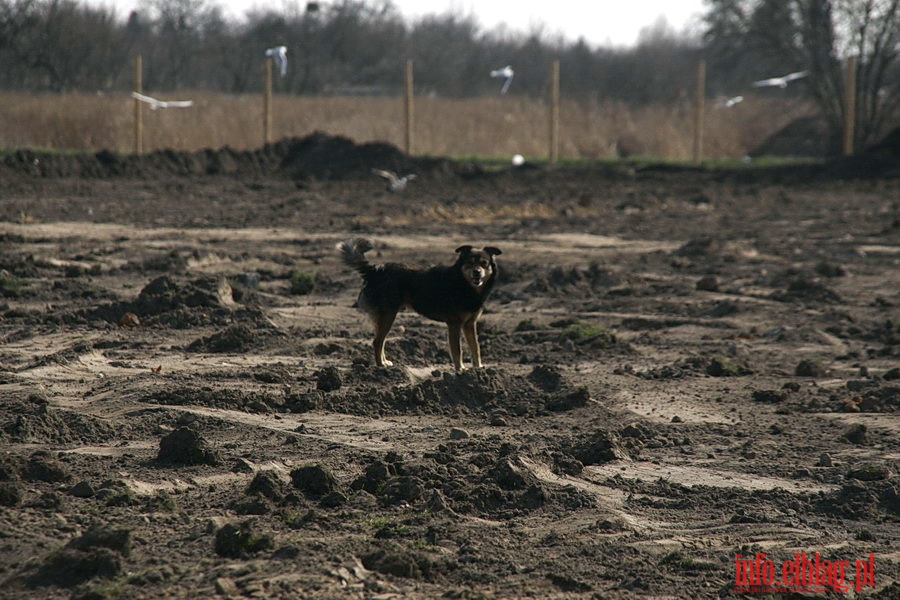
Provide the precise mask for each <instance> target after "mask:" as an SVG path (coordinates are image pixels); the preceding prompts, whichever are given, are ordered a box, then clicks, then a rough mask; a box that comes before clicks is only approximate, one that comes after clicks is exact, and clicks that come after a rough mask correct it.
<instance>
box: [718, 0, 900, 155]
mask: <svg viewBox="0 0 900 600" xmlns="http://www.w3.org/2000/svg"><path fill="white" fill-rule="evenodd" d="M707 3H708V4H709V5H710V8H709V12H708V13H707V15H706V22H707V34H706V41H707V44H708V46H707V48H708V51H711V52H710V53H711V54H713V55H714V56H717V57H718V58H719V60H722V59H723V58H724V59H725V60H729V61H731V62H732V64H740V65H743V66H746V67H748V68H747V70H746V72H747V73H748V75H751V76H755V75H759V74H761V73H760V71H759V68H760V66H762V68H765V69H769V70H776V69H781V70H801V69H802V70H806V71H809V77H808V78H807V79H806V80H805V89H806V90H807V91H808V93H809V95H810V96H811V97H812V98H813V99H814V100H815V102H816V103H817V104H818V106H819V107H820V109H821V111H822V113H823V115H824V116H825V118H826V119H827V121H828V123H829V126H830V127H831V129H832V132H833V136H832V137H833V138H834V139H835V140H837V139H839V132H840V129H841V124H842V122H843V117H844V112H845V111H846V110H847V106H846V105H845V93H844V92H845V81H844V68H843V65H844V64H845V61H846V60H847V58H848V57H850V56H853V57H856V60H857V61H858V65H859V66H858V69H857V75H856V77H857V79H856V102H855V105H856V115H855V117H856V123H857V127H856V130H855V146H856V147H861V146H862V145H864V144H867V143H870V142H872V141H874V140H875V139H876V137H877V136H879V135H881V134H883V133H884V130H885V128H886V127H887V126H889V125H890V124H891V123H892V122H894V121H895V120H897V119H898V118H900V60H898V59H900V0H707ZM719 51H722V52H721V54H719V53H718V52H719ZM738 56H740V58H738ZM757 65H760V66H757Z"/></svg>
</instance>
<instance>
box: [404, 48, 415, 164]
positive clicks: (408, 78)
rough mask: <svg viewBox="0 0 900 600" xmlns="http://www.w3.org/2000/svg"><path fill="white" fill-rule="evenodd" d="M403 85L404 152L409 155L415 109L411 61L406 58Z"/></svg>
mask: <svg viewBox="0 0 900 600" xmlns="http://www.w3.org/2000/svg"><path fill="white" fill-rule="evenodd" d="M403 86H404V89H405V92H406V93H405V94H404V102H403V110H404V113H405V117H406V119H405V123H406V125H405V134H404V140H405V142H406V154H407V156H411V155H412V153H413V148H414V143H413V142H414V139H413V126H414V124H415V121H414V120H413V111H414V109H415V107H414V105H413V100H414V96H413V90H414V82H413V61H411V60H407V61H406V64H405V65H404V68H403Z"/></svg>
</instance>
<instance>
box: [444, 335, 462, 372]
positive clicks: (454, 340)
mask: <svg viewBox="0 0 900 600" xmlns="http://www.w3.org/2000/svg"><path fill="white" fill-rule="evenodd" d="M447 329H448V332H447V335H448V339H449V342H450V358H452V359H453V368H454V369H456V370H457V371H462V370H463V364H462V348H461V347H460V344H461V341H462V339H461V336H460V332H461V328H460V326H459V324H457V323H447Z"/></svg>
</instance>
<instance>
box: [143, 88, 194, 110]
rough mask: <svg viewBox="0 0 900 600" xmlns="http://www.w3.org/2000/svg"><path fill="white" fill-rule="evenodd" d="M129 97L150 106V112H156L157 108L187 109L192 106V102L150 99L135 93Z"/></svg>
mask: <svg viewBox="0 0 900 600" xmlns="http://www.w3.org/2000/svg"><path fill="white" fill-rule="evenodd" d="M131 97H132V98H134V99H135V100H140V101H141V102H144V103H146V104H149V105H150V110H156V109H158V108H189V107H191V106H193V105H194V101H193V100H157V99H156V98H151V97H150V96H145V95H144V94H139V93H137V92H131Z"/></svg>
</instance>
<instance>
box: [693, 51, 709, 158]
mask: <svg viewBox="0 0 900 600" xmlns="http://www.w3.org/2000/svg"><path fill="white" fill-rule="evenodd" d="M705 110H706V61H705V60H703V59H702V58H701V59H700V60H699V61H698V62H697V87H696V89H695V90H694V155H693V157H694V164H695V165H699V164H700V162H701V161H702V160H703V113H704V112H705Z"/></svg>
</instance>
